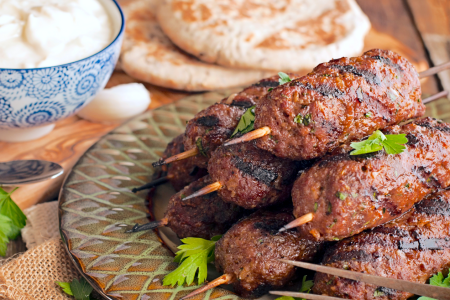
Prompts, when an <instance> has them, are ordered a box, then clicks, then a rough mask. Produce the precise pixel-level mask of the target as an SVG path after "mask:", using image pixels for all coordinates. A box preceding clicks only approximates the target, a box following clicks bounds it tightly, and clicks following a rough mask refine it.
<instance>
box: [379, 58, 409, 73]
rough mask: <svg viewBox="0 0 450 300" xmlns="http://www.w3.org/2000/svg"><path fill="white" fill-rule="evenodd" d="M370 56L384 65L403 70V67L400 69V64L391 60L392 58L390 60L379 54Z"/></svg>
mask: <svg viewBox="0 0 450 300" xmlns="http://www.w3.org/2000/svg"><path fill="white" fill-rule="evenodd" d="M371 57H372V58H374V59H376V60H379V61H381V62H382V63H383V64H385V65H388V66H391V67H393V68H396V69H397V70H399V71H401V72H403V69H402V67H400V65H398V64H396V63H394V62H392V60H390V59H389V58H387V57H383V56H380V55H374V56H371Z"/></svg>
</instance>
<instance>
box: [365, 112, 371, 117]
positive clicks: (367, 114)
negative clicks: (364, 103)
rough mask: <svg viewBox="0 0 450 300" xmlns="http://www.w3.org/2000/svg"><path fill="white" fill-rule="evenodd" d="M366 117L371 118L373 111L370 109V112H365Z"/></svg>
mask: <svg viewBox="0 0 450 300" xmlns="http://www.w3.org/2000/svg"><path fill="white" fill-rule="evenodd" d="M364 117H366V118H370V117H372V113H371V112H370V111H369V112H366V113H365V114H364Z"/></svg>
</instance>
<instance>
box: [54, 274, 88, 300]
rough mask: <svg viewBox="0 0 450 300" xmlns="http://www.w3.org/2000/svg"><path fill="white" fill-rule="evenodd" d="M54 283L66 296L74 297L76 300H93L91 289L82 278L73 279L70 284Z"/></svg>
mask: <svg viewBox="0 0 450 300" xmlns="http://www.w3.org/2000/svg"><path fill="white" fill-rule="evenodd" d="M55 283H56V284H58V285H59V286H60V287H61V288H62V289H63V291H64V292H65V293H66V294H67V295H70V296H74V298H75V299H76V300H90V299H93V298H92V297H91V293H92V291H93V288H92V286H91V285H90V284H89V283H88V282H87V281H86V279H84V278H83V277H81V279H80V280H78V279H76V278H75V279H74V280H72V282H70V283H69V282H61V281H56V282H55Z"/></svg>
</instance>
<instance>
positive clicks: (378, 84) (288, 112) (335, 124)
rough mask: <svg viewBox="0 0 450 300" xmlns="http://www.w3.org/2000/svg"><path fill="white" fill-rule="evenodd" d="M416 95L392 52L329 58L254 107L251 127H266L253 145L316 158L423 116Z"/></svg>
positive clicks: (409, 70) (407, 70)
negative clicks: (340, 146) (266, 130)
mask: <svg viewBox="0 0 450 300" xmlns="http://www.w3.org/2000/svg"><path fill="white" fill-rule="evenodd" d="M420 97H421V88H420V82H419V77H418V73H417V72H416V70H415V69H414V67H413V65H412V64H411V63H409V62H408V61H407V60H406V59H405V58H403V57H401V56H399V55H397V54H395V53H394V52H392V51H385V50H379V49H375V50H370V51H368V52H366V53H364V55H362V56H360V57H352V58H340V59H335V60H331V61H329V62H328V63H323V64H320V65H318V66H317V67H316V68H315V69H314V70H313V71H312V72H311V73H309V74H308V75H306V76H303V77H300V78H298V79H295V80H293V81H291V82H289V83H286V84H284V85H282V86H279V87H277V88H274V90H273V91H272V92H270V93H268V94H267V95H266V96H265V97H264V98H263V99H261V100H260V101H259V102H258V103H257V106H256V119H255V128H260V127H263V126H268V127H270V129H271V134H270V135H269V136H265V137H262V138H260V139H258V143H257V146H258V147H260V148H261V149H265V150H267V151H270V152H271V153H273V154H274V155H276V156H279V157H284V158H289V159H293V160H304V159H311V158H316V157H320V156H322V155H324V154H325V153H327V152H329V151H331V150H333V149H334V148H336V147H338V146H339V145H341V144H343V143H346V142H347V141H352V140H358V139H361V138H363V137H365V136H367V135H369V134H371V133H372V132H373V131H375V130H377V129H383V128H385V127H386V126H388V125H394V124H398V123H400V122H401V121H405V120H408V119H412V118H417V117H420V116H422V115H423V113H424V112H425V105H423V103H422V101H421V99H420Z"/></svg>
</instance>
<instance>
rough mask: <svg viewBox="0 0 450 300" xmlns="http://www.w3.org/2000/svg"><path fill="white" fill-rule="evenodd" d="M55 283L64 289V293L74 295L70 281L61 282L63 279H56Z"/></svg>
mask: <svg viewBox="0 0 450 300" xmlns="http://www.w3.org/2000/svg"><path fill="white" fill-rule="evenodd" d="M55 283H56V284H57V285H59V286H60V287H61V288H62V289H63V292H64V293H66V294H67V295H70V296H73V293H72V290H71V289H70V283H68V282H61V281H55Z"/></svg>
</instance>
